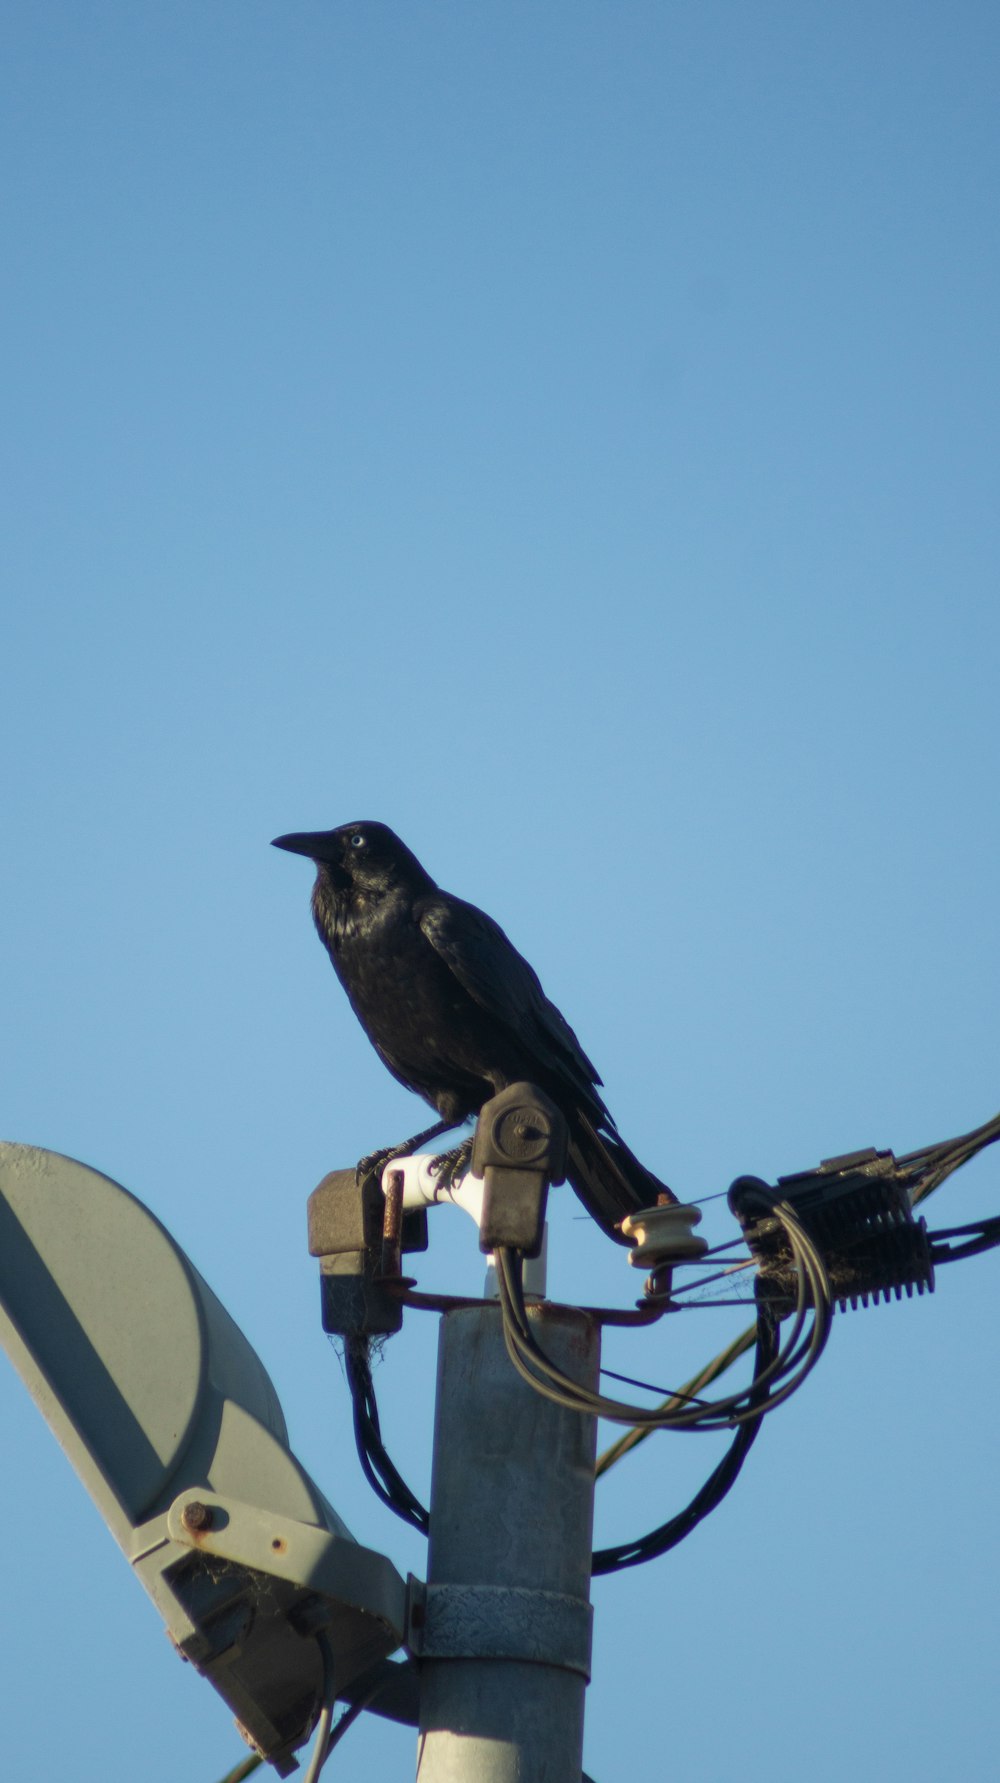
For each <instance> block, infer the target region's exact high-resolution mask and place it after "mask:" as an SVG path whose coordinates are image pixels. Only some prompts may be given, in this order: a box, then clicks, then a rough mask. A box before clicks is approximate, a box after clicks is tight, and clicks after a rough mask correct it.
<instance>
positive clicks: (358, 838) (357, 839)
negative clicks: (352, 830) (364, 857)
mask: <svg viewBox="0 0 1000 1783" xmlns="http://www.w3.org/2000/svg"><path fill="white" fill-rule="evenodd" d="M364 845H365V839H364V836H363V835H362V834H361V831H360V830H358V831H357V832H356V834H355V835H353V836H352V837H351V847H352V848H363V847H364Z"/></svg>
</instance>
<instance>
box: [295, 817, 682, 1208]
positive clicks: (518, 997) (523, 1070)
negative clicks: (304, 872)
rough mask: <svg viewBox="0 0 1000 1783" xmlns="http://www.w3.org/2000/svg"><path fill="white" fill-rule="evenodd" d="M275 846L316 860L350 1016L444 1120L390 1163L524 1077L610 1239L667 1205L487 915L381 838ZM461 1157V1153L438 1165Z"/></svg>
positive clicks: (575, 1044)
mask: <svg viewBox="0 0 1000 1783" xmlns="http://www.w3.org/2000/svg"><path fill="white" fill-rule="evenodd" d="M274 847H275V848H285V849H287V850H288V851H289V852H290V853H292V854H304V855H306V856H308V858H309V859H310V860H312V861H313V862H315V865H316V869H317V873H316V883H315V885H314V887H313V893H312V911H313V918H314V921H315V923H316V928H317V930H318V931H319V937H320V940H321V941H322V942H323V944H324V946H325V947H326V949H327V951H328V953H329V955H330V958H331V960H332V961H333V966H334V970H335V972H336V974H337V977H338V978H339V979H340V982H341V984H342V985H343V987H344V989H345V991H346V992H347V995H348V997H349V999H350V1003H351V1007H352V1009H353V1010H354V1013H355V1015H356V1016H357V1018H358V1020H359V1021H360V1023H361V1026H362V1027H363V1028H364V1030H365V1033H366V1034H367V1035H368V1038H369V1040H370V1041H371V1043H372V1045H373V1046H374V1048H375V1050H376V1052H377V1053H378V1055H379V1058H380V1059H381V1060H382V1062H383V1064H384V1065H387V1066H388V1068H389V1070H390V1071H391V1072H392V1075H393V1076H394V1077H395V1078H398V1080H399V1082H400V1083H402V1084H405V1085H406V1088H407V1089H409V1090H413V1091H414V1092H415V1093H416V1094H417V1095H418V1096H423V1097H424V1099H425V1101H427V1102H429V1103H430V1104H431V1107H432V1108H436V1109H437V1112H438V1114H439V1115H440V1116H441V1120H440V1122H439V1123H438V1124H437V1125H436V1126H434V1127H431V1128H428V1130H427V1131H426V1132H425V1133H422V1134H417V1135H415V1136H414V1138H413V1139H412V1140H408V1141H407V1142H406V1145H405V1147H395V1148H393V1149H394V1152H395V1155H396V1156H402V1155H403V1154H404V1152H406V1151H409V1149H410V1147H412V1146H415V1145H418V1144H421V1143H423V1142H424V1141H425V1140H427V1139H430V1138H433V1137H435V1136H437V1135H438V1134H440V1133H444V1132H447V1131H448V1129H449V1128H451V1127H456V1126H459V1125H460V1124H461V1123H462V1122H463V1121H465V1120H467V1119H469V1118H470V1116H473V1115H477V1114H478V1113H479V1110H480V1109H481V1108H482V1106H483V1103H484V1102H486V1101H488V1100H489V1098H490V1097H491V1096H494V1095H496V1094H497V1092H498V1091H499V1090H502V1089H505V1088H506V1086H507V1085H508V1084H510V1083H517V1082H520V1081H522V1080H527V1081H529V1082H531V1083H535V1084H537V1085H538V1086H539V1088H540V1089H542V1090H544V1091H545V1093H546V1095H548V1096H550V1097H551V1099H552V1101H553V1102H555V1103H556V1105H557V1106H558V1107H559V1108H560V1109H561V1110H562V1113H563V1114H564V1115H565V1117H566V1120H567V1122H568V1125H569V1163H568V1169H567V1175H568V1177H569V1180H570V1182H571V1183H572V1185H573V1187H574V1189H575V1190H576V1192H577V1194H578V1195H579V1197H580V1199H581V1201H582V1202H583V1204H584V1206H585V1207H587V1208H588V1209H589V1211H590V1212H591V1213H592V1214H593V1216H594V1218H595V1220H597V1222H598V1224H599V1225H600V1226H602V1227H603V1229H604V1231H605V1232H607V1233H608V1234H609V1235H610V1236H611V1237H613V1238H618V1239H619V1240H620V1239H621V1234H620V1233H618V1232H617V1230H616V1227H617V1224H618V1222H619V1221H620V1220H621V1219H622V1218H623V1217H624V1216H625V1215H626V1214H628V1213H635V1212H637V1211H638V1209H639V1208H643V1207H650V1206H652V1205H653V1204H654V1203H655V1202H656V1200H657V1197H658V1196H661V1195H666V1196H668V1197H669V1199H670V1200H671V1201H673V1200H674V1199H675V1197H674V1196H673V1195H672V1194H671V1193H670V1190H669V1189H667V1188H666V1185H665V1184H664V1183H662V1182H660V1181H659V1180H658V1178H657V1177H655V1176H653V1175H652V1173H651V1172H650V1171H648V1170H646V1169H645V1168H644V1166H643V1165H642V1164H640V1162H639V1160H638V1158H636V1157H635V1156H634V1155H633V1153H632V1152H630V1151H629V1149H628V1147H627V1146H626V1145H625V1144H624V1142H623V1140H622V1139H621V1138H620V1137H619V1134H618V1130H617V1128H616V1126H615V1123H614V1121H613V1120H612V1118H611V1116H610V1114H609V1113H608V1110H607V1108H606V1107H605V1105H604V1102H603V1100H602V1098H601V1096H600V1094H599V1085H600V1083H601V1079H600V1078H599V1077H598V1075H597V1072H596V1071H595V1070H594V1067H593V1065H592V1064H591V1062H590V1060H589V1059H588V1057H587V1055H586V1053H585V1052H584V1050H583V1048H582V1047H581V1045H580V1042H579V1041H578V1039H577V1037H576V1035H575V1034H574V1032H573V1030H572V1028H571V1027H570V1026H569V1023H568V1022H567V1021H565V1020H564V1018H563V1017H562V1015H560V1013H559V1010H558V1009H557V1008H556V1007H555V1004H554V1003H550V1002H549V1000H548V998H547V997H546V995H545V992H544V991H543V990H542V987H541V985H540V983H539V981H538V978H537V976H536V974H535V973H534V972H533V971H532V968H531V967H530V966H529V965H528V962H527V960H525V959H523V958H522V956H521V954H519V953H518V951H517V949H516V947H514V946H513V945H512V943H511V942H510V941H508V939H507V936H506V935H505V934H504V932H503V930H502V929H501V928H500V927H499V925H498V924H497V923H495V922H494V921H493V920H492V918H491V917H489V916H486V915H485V914H484V912H483V911H482V910H477V909H476V907H475V905H474V904H466V903H464V902H463V901H462V899H461V898H454V897H452V896H451V895H450V894H449V893H448V892H443V891H441V890H440V888H439V887H438V886H437V885H436V884H435V883H434V880H433V879H432V878H431V876H430V874H429V873H427V872H425V870H424V868H423V867H422V866H421V865H420V862H419V861H418V860H417V858H416V856H415V855H413V854H411V853H410V850H409V849H408V848H407V847H406V844H405V843H404V842H401V841H400V839H399V837H398V836H397V835H395V834H394V833H393V831H392V830H390V829H389V828H388V827H387V826H386V825H385V824H384V823H367V822H365V823H347V824H342V825H341V827H340V828H339V829H336V830H320V831H316V832H313V833H306V834H303V835H290V836H278V837H276V838H275V841H274ZM390 1155H392V1154H391V1153H386V1154H382V1156H385V1157H387V1156H390ZM467 1156H468V1149H467V1147H466V1148H462V1147H460V1148H458V1150H457V1151H456V1152H455V1153H449V1154H447V1162H448V1163H449V1164H452V1165H454V1163H455V1161H456V1160H459V1161H461V1162H463V1163H464V1162H465V1160H466V1158H467ZM444 1162H445V1160H442V1164H444Z"/></svg>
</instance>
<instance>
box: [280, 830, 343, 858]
mask: <svg viewBox="0 0 1000 1783" xmlns="http://www.w3.org/2000/svg"><path fill="white" fill-rule="evenodd" d="M329 845H330V836H329V832H328V831H326V830H306V831H305V832H304V833H302V834H301V835H298V834H296V835H292V836H275V838H274V841H273V842H272V843H271V847H272V848H284V849H287V851H288V853H289V854H305V855H308V857H309V859H310V860H311V861H321V860H324V859H325V858H326V855H327V852H328V850H329Z"/></svg>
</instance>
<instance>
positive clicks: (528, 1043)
mask: <svg viewBox="0 0 1000 1783" xmlns="http://www.w3.org/2000/svg"><path fill="white" fill-rule="evenodd" d="M414 915H415V917H416V919H417V921H418V923H419V925H420V928H421V931H422V933H423V934H424V935H425V936H426V938H427V940H428V941H429V942H430V944H431V946H432V947H433V948H434V950H435V952H436V953H438V954H440V956H441V958H442V959H443V960H444V961H445V963H446V965H447V966H448V967H449V968H450V970H451V971H452V972H453V973H454V975H455V977H456V978H457V979H458V982H459V983H460V984H461V986H462V987H463V989H464V990H465V991H467V992H468V994H469V996H470V997H472V998H473V1000H474V1001H475V1002H476V1003H478V1004H479V1005H480V1007H481V1008H482V1009H484V1010H486V1011H487V1013H488V1014H490V1015H491V1016H493V1017H494V1018H495V1019H496V1020H498V1021H502V1022H503V1023H504V1025H505V1026H506V1027H508V1028H510V1029H511V1031H512V1032H513V1033H514V1034H515V1035H516V1036H517V1038H518V1039H519V1040H520V1041H521V1042H522V1044H523V1045H524V1046H525V1047H526V1049H530V1050H532V1051H534V1053H535V1054H536V1055H537V1057H538V1059H539V1062H540V1063H542V1064H544V1065H547V1066H548V1067H549V1068H550V1069H552V1070H555V1071H557V1072H558V1073H559V1074H560V1075H561V1076H563V1077H564V1078H568V1079H569V1080H570V1081H572V1082H575V1083H577V1084H578V1086H579V1087H580V1089H582V1090H583V1092H584V1094H585V1095H587V1096H588V1099H595V1098H594V1086H595V1085H597V1084H599V1083H600V1081H601V1080H600V1078H599V1077H598V1075H597V1072H596V1071H595V1069H594V1067H593V1065H592V1064H591V1062H590V1060H589V1059H588V1057H587V1055H586V1053H585V1052H584V1050H583V1047H582V1046H581V1045H580V1042H579V1040H578V1039H577V1037H576V1035H575V1034H574V1032H573V1030H572V1028H571V1027H570V1025H569V1022H568V1021H566V1019H565V1017H564V1016H563V1015H561V1014H560V1012H559V1010H558V1009H557V1008H556V1006H555V1004H554V1003H550V1002H549V999H548V997H547V996H546V995H545V992H544V991H543V989H542V987H541V984H540V983H539V980H538V975H537V973H536V972H535V971H533V969H532V967H531V966H529V964H528V962H527V960H526V959H525V958H524V956H523V955H522V954H519V953H518V951H517V948H516V947H515V946H514V945H513V943H512V942H511V941H509V940H508V938H507V936H506V935H505V934H504V932H503V930H502V928H501V927H500V925H499V923H496V922H494V921H493V918H492V917H490V916H487V915H486V913H485V911H483V910H477V909H476V906H475V905H474V904H466V903H465V902H464V901H463V900H462V899H461V898H453V897H450V896H448V895H446V894H445V893H442V892H438V893H436V894H435V895H433V896H431V897H428V898H421V899H420V901H419V902H418V903H417V904H416V905H415V906H414ZM596 1100H597V1105H598V1107H599V1108H601V1109H602V1111H603V1104H601V1102H600V1099H599V1098H596Z"/></svg>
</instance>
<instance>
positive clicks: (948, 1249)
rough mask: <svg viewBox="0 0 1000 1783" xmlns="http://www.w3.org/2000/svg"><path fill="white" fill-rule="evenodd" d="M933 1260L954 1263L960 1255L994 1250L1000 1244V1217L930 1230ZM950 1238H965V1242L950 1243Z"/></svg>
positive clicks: (971, 1254)
mask: <svg viewBox="0 0 1000 1783" xmlns="http://www.w3.org/2000/svg"><path fill="white" fill-rule="evenodd" d="M927 1236H928V1239H929V1241H930V1247H931V1261H932V1262H934V1263H954V1262H957V1260H958V1259H959V1258H960V1257H975V1256H977V1255H978V1254H979V1252H980V1251H992V1250H995V1249H996V1248H997V1246H998V1245H1000V1218H998V1217H996V1216H994V1218H992V1219H988V1220H973V1222H972V1224H971V1225H969V1226H946V1227H944V1228H943V1229H942V1230H941V1231H940V1232H928V1234H927ZM949 1238H964V1239H965V1240H966V1243H965V1244H958V1245H953V1244H948V1243H947V1242H945V1241H946V1240H947V1239H949Z"/></svg>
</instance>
